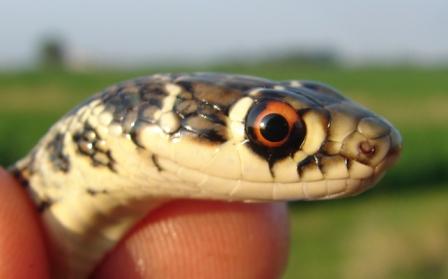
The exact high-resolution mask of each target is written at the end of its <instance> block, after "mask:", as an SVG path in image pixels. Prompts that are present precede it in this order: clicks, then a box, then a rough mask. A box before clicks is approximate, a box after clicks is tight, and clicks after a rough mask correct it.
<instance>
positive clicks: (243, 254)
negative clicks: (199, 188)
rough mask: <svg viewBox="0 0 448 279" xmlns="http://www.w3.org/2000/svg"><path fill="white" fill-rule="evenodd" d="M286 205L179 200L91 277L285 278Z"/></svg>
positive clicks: (134, 233)
mask: <svg viewBox="0 0 448 279" xmlns="http://www.w3.org/2000/svg"><path fill="white" fill-rule="evenodd" d="M288 253H289V222H288V215H287V208H286V204H284V203H275V204H243V203H226V202H211V201H191V200H182V201H175V202H172V203H170V204H168V205H166V206H163V207H161V208H159V209H158V210H156V211H155V212H153V214H150V215H149V216H148V217H147V218H145V219H144V220H143V221H142V222H141V223H140V224H139V225H138V226H137V227H136V228H135V229H134V230H133V231H132V232H131V233H130V234H129V235H128V236H127V237H126V238H125V239H124V240H123V241H122V242H121V243H120V244H119V245H118V246H117V248H116V249H115V250H114V251H113V252H112V253H111V254H110V255H108V257H106V259H105V261H104V262H103V263H102V264H101V265H100V266H99V268H98V269H97V271H96V272H95V273H94V276H93V278H111V279H113V278H186V279H188V278H196V279H200V278H215V279H220V278H235V279H238V278H244V279H251V278H254V279H273V278H281V275H282V273H283V271H284V269H285V267H286V264H287V258H288Z"/></svg>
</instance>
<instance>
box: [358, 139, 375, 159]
mask: <svg viewBox="0 0 448 279" xmlns="http://www.w3.org/2000/svg"><path fill="white" fill-rule="evenodd" d="M359 150H360V151H361V152H362V153H363V154H364V155H367V156H373V155H374V154H375V151H376V147H375V145H374V144H371V143H370V142H368V141H362V142H361V143H360V144H359Z"/></svg>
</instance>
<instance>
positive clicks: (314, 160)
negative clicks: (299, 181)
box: [297, 155, 319, 177]
mask: <svg viewBox="0 0 448 279" xmlns="http://www.w3.org/2000/svg"><path fill="white" fill-rule="evenodd" d="M312 166H318V167H319V157H318V156H315V155H312V156H308V157H306V158H305V159H303V160H302V161H301V162H300V163H299V164H298V165H297V172H298V173H299V176H300V177H302V176H303V173H304V172H305V171H306V169H307V168H310V167H312Z"/></svg>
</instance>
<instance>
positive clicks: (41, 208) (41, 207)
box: [37, 199, 54, 213]
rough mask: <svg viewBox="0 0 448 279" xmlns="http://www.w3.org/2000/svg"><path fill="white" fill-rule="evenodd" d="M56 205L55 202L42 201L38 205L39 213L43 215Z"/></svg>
mask: <svg viewBox="0 0 448 279" xmlns="http://www.w3.org/2000/svg"><path fill="white" fill-rule="evenodd" d="M53 204H54V201H52V200H50V199H47V200H41V201H39V202H38V204H37V211H38V212H39V213H43V212H44V211H46V210H47V209H48V208H50V207H51V206H52V205H53Z"/></svg>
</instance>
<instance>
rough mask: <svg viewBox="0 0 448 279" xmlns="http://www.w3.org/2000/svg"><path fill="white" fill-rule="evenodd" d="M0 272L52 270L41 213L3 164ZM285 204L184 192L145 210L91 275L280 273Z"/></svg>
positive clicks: (261, 278)
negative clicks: (196, 197) (189, 196)
mask: <svg viewBox="0 0 448 279" xmlns="http://www.w3.org/2000/svg"><path fill="white" fill-rule="evenodd" d="M0 197H2V198H3V201H2V202H1V203H0V228H1V229H0V278H36V279H39V278H48V274H49V271H48V270H49V268H48V259H47V255H46V250H45V241H44V236H43V232H42V229H41V225H40V223H39V219H38V214H37V212H36V211H35V210H34V207H33V205H32V204H31V202H30V201H29V198H28V196H27V194H26V193H25V191H24V190H23V189H22V188H21V187H20V186H19V185H18V184H17V183H16V182H15V181H14V179H13V178H12V177H11V176H10V175H9V174H8V173H7V172H6V171H4V170H2V169H0ZM288 231H289V227H288V217H287V209H286V206H285V204H283V203H276V204H241V203H225V202H210V201H191V200H179V201H174V202H172V203H169V204H167V205H166V206H163V207H161V208H159V209H157V210H155V211H154V212H152V213H151V214H150V215H149V216H147V217H146V218H145V219H144V220H143V221H142V222H141V223H140V224H139V225H138V226H137V227H136V228H134V229H133V230H132V232H130V233H129V234H128V235H127V237H126V238H125V239H124V240H123V241H121V242H120V243H119V245H118V246H117V247H116V248H115V249H114V251H112V252H111V253H110V254H109V255H108V256H107V257H106V259H105V260H104V261H103V262H102V263H101V264H100V265H99V267H98V268H97V270H96V271H95V272H94V275H93V278H111V279H113V278H186V279H188V278H216V279H219V278H247V279H249V278H254V279H255V278H256V279H271V278H272V279H273V278H279V277H280V276H281V274H282V273H283V271H284V269H285V266H286V262H287V256H288V247H289V235H288Z"/></svg>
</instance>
